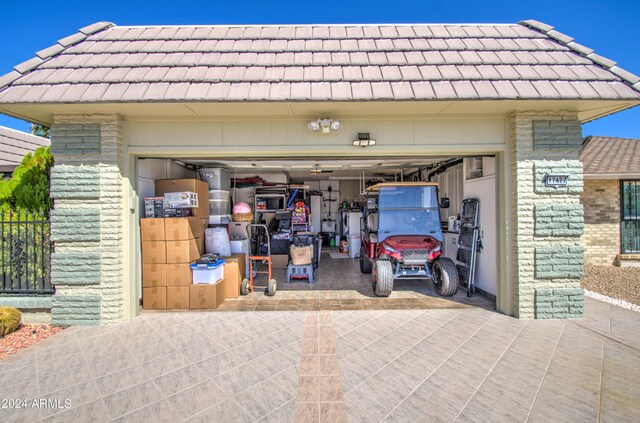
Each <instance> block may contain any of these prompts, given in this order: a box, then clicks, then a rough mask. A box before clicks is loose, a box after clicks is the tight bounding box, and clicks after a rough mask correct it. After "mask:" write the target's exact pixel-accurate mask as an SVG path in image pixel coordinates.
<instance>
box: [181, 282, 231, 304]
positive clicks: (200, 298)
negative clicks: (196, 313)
mask: <svg viewBox="0 0 640 423" xmlns="http://www.w3.org/2000/svg"><path fill="white" fill-rule="evenodd" d="M218 285H219V283H218V284H215V285H191V286H190V287H189V305H190V308H191V309H214V308H218V306H219V305H220V303H222V302H223V301H224V298H223V297H222V296H220V295H218Z"/></svg>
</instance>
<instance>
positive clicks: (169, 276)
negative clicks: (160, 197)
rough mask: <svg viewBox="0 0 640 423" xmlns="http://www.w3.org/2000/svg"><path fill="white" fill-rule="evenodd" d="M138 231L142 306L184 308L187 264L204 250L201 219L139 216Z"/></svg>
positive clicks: (189, 274)
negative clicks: (140, 250) (142, 217)
mask: <svg viewBox="0 0 640 423" xmlns="http://www.w3.org/2000/svg"><path fill="white" fill-rule="evenodd" d="M140 232H141V238H142V298H143V308H144V309H146V310H163V309H188V308H189V286H190V285H191V268H190V267H189V265H190V264H191V262H193V261H194V260H197V259H198V257H200V255H201V253H203V252H204V225H203V223H202V220H201V219H200V218H198V217H170V218H164V219H162V218H160V219H158V218H150V219H141V220H140ZM162 298H164V301H162Z"/></svg>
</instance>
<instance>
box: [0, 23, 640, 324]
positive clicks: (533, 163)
mask: <svg viewBox="0 0 640 423" xmlns="http://www.w3.org/2000/svg"><path fill="white" fill-rule="evenodd" d="M637 84H638V78H637V77H636V76H635V75H632V74H630V73H629V72H627V71H625V70H623V69H621V68H620V67H618V66H617V65H616V64H615V62H613V61H611V60H608V59H606V58H604V57H602V56H600V55H598V54H596V53H595V52H593V51H592V50H591V49H589V48H587V47H585V46H582V45H580V44H578V43H575V42H573V40H572V38H571V37H568V36H566V35H564V34H561V33H560V32H558V31H556V30H555V29H553V28H552V27H551V26H549V25H545V24H543V23H540V22H537V21H533V20H528V21H523V22H520V23H517V24H499V25H494V24H452V25H448V24H444V25H434V24H416V25H409V24H406V25H375V24H366V25H290V26H289V25H230V26H160V27H155V26H141V27H130V26H117V25H114V24H111V23H107V22H99V23H96V24H93V25H89V26H87V27H85V28H82V29H80V30H79V32H78V33H76V34H73V35H71V36H69V37H66V38H64V39H61V40H59V41H58V42H57V44H55V45H54V46H52V47H51V48H47V49H44V50H42V51H40V52H38V53H37V55H36V57H34V58H33V59H31V60H28V61H26V62H24V63H22V64H20V65H18V66H16V67H15V70H14V71H12V72H11V73H9V74H7V75H5V76H4V77H2V78H0V107H1V108H2V112H3V113H4V114H7V115H10V116H15V117H18V118H22V119H27V120H29V121H31V122H37V123H42V124H44V125H47V126H49V125H50V126H51V137H52V147H51V149H52V154H53V155H54V156H55V166H54V167H53V170H52V186H51V191H52V198H53V200H54V202H55V204H54V208H53V212H52V216H51V231H52V239H53V240H54V241H55V243H56V245H55V252H54V253H53V255H52V284H54V285H55V286H56V292H55V295H54V296H53V298H52V302H51V310H52V320H53V322H54V323H56V324H69V325H74V324H110V323H116V322H121V321H123V320H130V319H132V318H134V317H135V316H136V315H138V314H139V313H140V312H141V307H140V299H142V298H143V292H142V291H143V290H144V287H143V286H142V285H143V284H142V278H143V265H144V263H143V261H144V260H143V254H142V253H143V250H142V244H143V242H145V241H143V240H142V239H141V231H140V229H141V227H140V222H141V218H144V217H143V216H144V208H143V207H144V199H145V198H146V197H154V196H156V189H155V188H156V184H157V182H156V181H158V180H170V179H176V178H179V179H191V180H197V179H198V178H199V175H198V172H197V171H198V170H200V169H204V168H205V166H207V167H224V168H226V169H228V170H229V172H230V176H229V178H230V182H231V177H232V176H231V175H232V174H233V175H235V176H234V180H235V179H236V178H235V177H236V176H238V175H242V176H244V177H247V178H254V177H259V178H262V179H263V180H264V181H267V182H270V181H271V180H273V181H274V183H278V184H284V185H288V186H289V187H288V188H286V187H285V189H288V190H289V191H290V192H288V193H285V194H284V195H285V196H286V195H289V199H290V196H291V195H292V194H293V192H292V191H291V188H292V187H295V186H298V187H299V188H300V187H302V189H301V190H300V189H299V191H298V194H297V195H299V196H300V197H299V198H300V199H301V200H302V203H303V207H304V206H307V207H309V208H311V207H312V204H311V203H310V204H309V205H306V204H305V203H304V201H305V200H306V199H308V200H309V202H311V199H312V198H313V197H320V198H321V200H320V201H321V203H324V202H325V199H326V200H334V199H335V200H336V201H326V202H327V203H329V204H331V206H328V207H327V208H328V210H331V207H333V211H332V212H328V215H327V217H323V215H322V214H323V213H324V211H322V212H320V222H319V223H320V231H319V233H320V235H319V236H322V234H323V233H324V234H325V235H324V239H325V242H328V243H329V245H322V247H325V248H323V249H322V252H321V256H320V264H319V267H318V269H317V270H316V271H317V275H318V282H315V281H314V285H315V286H317V287H321V286H322V285H326V284H328V285H329V286H328V287H327V288H330V289H314V290H313V294H315V295H317V297H318V298H320V296H321V295H322V294H323V292H324V293H327V292H328V291H335V292H337V293H338V295H339V294H340V293H343V294H345V293H346V292H348V291H355V292H356V293H357V292H358V291H357V287H352V288H354V289H340V288H338V285H341V286H342V288H344V284H339V283H338V282H344V280H348V281H351V280H356V279H358V280H359V279H362V283H363V284H362V290H363V291H365V290H369V294H368V295H371V294H370V292H371V291H370V290H371V288H372V286H370V285H369V282H367V278H370V277H371V276H370V275H368V274H366V275H364V276H363V275H362V274H361V273H360V271H359V269H358V266H359V264H358V260H356V258H355V257H354V258H349V259H346V258H336V259H334V260H335V262H334V261H332V258H331V255H332V254H331V253H336V254H340V253H339V246H338V247H337V249H338V251H331V249H332V247H331V239H333V243H334V245H333V249H336V240H337V236H338V234H337V233H336V230H337V229H338V228H339V225H338V222H339V221H340V219H339V218H338V215H339V212H340V208H339V207H338V210H336V209H335V207H336V206H338V204H340V205H341V204H342V202H343V201H344V200H346V202H347V207H348V208H350V207H351V206H352V203H353V202H356V204H355V205H356V206H361V205H362V204H361V203H359V202H358V201H356V200H359V195H360V193H361V192H360V191H361V190H359V189H358V184H357V181H358V180H359V178H361V177H362V175H363V171H364V177H365V178H369V177H373V176H376V174H377V173H381V174H383V176H384V178H385V180H387V181H388V182H397V181H398V180H400V181H401V182H402V181H404V182H407V179H408V180H409V182H422V183H425V184H428V183H438V184H439V187H440V197H441V198H438V201H440V200H442V197H444V194H446V196H447V198H449V199H450V206H452V207H450V208H449V209H446V210H447V211H446V213H443V214H441V215H440V219H439V222H440V225H439V226H440V231H442V230H443V229H444V228H446V230H445V231H444V232H442V238H443V241H444V249H443V251H442V252H441V254H449V252H450V251H451V249H450V248H449V247H450V246H452V245H454V244H455V245H458V244H457V242H458V241H460V238H461V237H460V236H456V234H455V233H453V231H452V233H450V232H449V227H450V225H449V223H450V220H449V219H450V218H454V219H452V222H451V224H452V226H453V227H455V221H456V219H455V217H457V213H461V214H462V210H456V208H460V204H462V201H463V200H465V199H467V198H468V199H472V198H477V199H479V206H480V208H479V210H480V211H479V214H478V219H479V224H478V237H479V239H480V241H481V245H482V248H481V249H480V250H479V253H478V254H477V262H478V266H477V269H476V281H477V283H476V294H475V295H474V296H472V297H471V299H472V300H476V299H487V298H488V299H487V301H489V303H490V307H495V309H496V310H497V311H498V312H501V313H504V314H507V315H510V316H516V317H518V318H524V319H530V318H578V317H581V316H582V315H583V314H584V291H583V290H582V288H581V287H580V278H581V276H582V274H583V272H584V252H585V244H584V241H583V233H584V210H583V208H582V205H581V204H580V194H581V193H582V192H583V187H584V183H583V166H582V163H581V162H580V158H579V152H580V149H581V147H582V125H583V124H584V123H586V122H589V121H592V120H594V119H598V118H600V117H603V116H606V115H609V114H612V113H616V112H618V111H621V110H625V109H628V108H631V107H634V106H636V105H637V104H639V103H640V93H639V92H638V85H637ZM373 141H375V144H374V143H373ZM337 161H342V162H343V163H341V166H342V167H340V168H338V167H337V166H338V165H337V163H336V162H337ZM460 161H461V163H460ZM154 163H155V164H154ZM414 163H419V164H414ZM254 165H255V166H254ZM242 166H247V167H246V168H242ZM248 166H251V167H248ZM269 166H271V167H269ZM294 166H311V168H310V169H309V168H294ZM323 166H325V167H323ZM435 166H437V168H436V167H435ZM416 169H422V170H421V172H422V175H419V176H418V179H417V181H414V180H413V179H414V177H415V176H416V175H417V174H415V172H416ZM311 170H317V171H319V172H320V173H317V174H316V173H309V171H311ZM323 171H327V172H324V173H323ZM331 171H332V172H333V173H328V172H331ZM285 172H286V173H285ZM430 172H431V173H430ZM426 173H430V174H426ZM287 174H288V176H287ZM276 175H277V177H276ZM480 175H482V176H480ZM332 177H334V178H355V179H353V180H349V179H344V180H331V179H330V178H332ZM278 178H284V179H278ZM491 180H493V182H490V181H491ZM316 182H317V184H318V185H317V188H316V185H315V184H316ZM307 183H311V184H310V185H308V184H307ZM336 183H337V185H336ZM364 183H365V185H366V183H367V181H365V182H364ZM306 186H308V187H309V188H308V189H306V188H304V187H306ZM329 186H331V187H332V193H331V194H328V192H326V191H328V189H325V188H328V187H329ZM294 189H295V188H294ZM334 189H335V190H336V192H335V193H334ZM178 191H184V189H181V190H178ZM218 191H224V190H218ZM165 192H169V191H165ZM337 192H339V196H338V194H337ZM312 194H315V195H312ZM221 195H222V194H221ZM224 195H226V194H224ZM228 195H229V200H228V206H229V207H232V202H231V198H232V197H231V196H232V195H234V196H237V195H238V193H237V192H236V193H233V194H232V187H231V184H230V185H229V194H228ZM270 195H283V194H282V193H276V194H270ZM208 196H209V193H208V191H207V193H206V194H205V193H203V195H202V196H200V198H199V200H200V199H201V198H203V197H208ZM254 196H255V197H254V200H253V201H254V204H253V205H252V204H251V198H250V197H249V198H248V200H249V201H248V202H247V204H248V206H249V208H251V206H253V209H251V212H252V214H254V215H255V214H261V215H262V214H266V213H262V212H261V213H256V209H257V207H256V200H255V199H256V198H258V197H257V195H256V194H255V193H254ZM305 196H306V197H308V198H305ZM263 197H264V195H263ZM334 197H335V198H334ZM269 198H271V200H268V201H261V202H260V207H261V209H260V210H278V209H279V206H280V204H276V205H273V207H274V209H270V208H267V207H271V206H272V205H271V204H268V203H269V201H280V200H274V198H276V197H269ZM213 199H214V200H218V202H219V203H221V204H220V206H221V207H222V203H223V202H224V201H223V200H224V198H217V199H216V198H213ZM294 199H296V200H297V199H298V197H294ZM207 200H208V199H207ZM263 200H265V198H263ZM233 201H235V198H234V199H233ZM282 201H284V200H282ZM287 201H288V200H287ZM316 201H317V200H316ZM363 204H365V205H366V203H363ZM487 204H488V205H487ZM276 206H277V207H276ZM263 207H264V209H262V208H263ZM207 209H208V208H207V207H205V208H204V210H203V212H204V213H205V214H208V210H207ZM260 210H258V211H260ZM367 210H368V209H367V208H366V207H364V210H362V211H364V212H365V213H366V212H367ZM491 212H493V213H491ZM332 213H333V215H332ZM317 216H318V214H317V213H316V214H315V216H314V219H317ZM252 218H253V217H252ZM200 219H206V216H203V217H200ZM292 219H293V214H292ZM323 219H327V220H326V221H325V222H324V223H325V228H324V229H325V230H323V228H322V224H323ZM265 223H266V221H265ZM316 223H317V222H316ZM208 225H209V223H208V222H207V226H208ZM333 225H335V227H332V226H333ZM202 226H203V229H210V228H204V223H203V224H202ZM433 226H434V227H437V226H438V225H433ZM190 228H191V227H190V226H189V228H183V229H185V230H187V232H188V231H189V230H191V229H190ZM211 229H214V228H211ZM315 229H317V227H316V228H315ZM327 229H329V230H327ZM199 230H200V229H197V231H199ZM331 230H333V232H332V231H331ZM331 233H333V237H331V236H327V235H326V234H331ZM164 234H165V235H166V228H165V231H164ZM165 235H163V236H165ZM340 236H341V239H340V244H342V242H343V241H347V243H348V242H349V240H347V239H346V238H345V239H343V238H342V234H340ZM200 238H201V237H200ZM492 238H493V239H492ZM192 239H194V240H195V239H198V237H194V238H192ZM327 240H328V241H327ZM175 241H178V242H179V241H183V240H175ZM187 241H189V239H187ZM279 241H283V240H279ZM165 242H166V240H165ZM199 242H201V241H199ZM465 242H466V241H465ZM194 243H196V241H194V242H193V243H192V242H188V243H187V244H188V245H187V246H186V247H184V248H188V249H189V251H188V252H189V254H191V253H193V255H198V256H199V255H200V254H199V253H200V250H202V248H199V247H198V245H195V246H193V248H192V246H191V245H192V244H194ZM283 243H284V242H283ZM471 244H473V242H471ZM347 245H348V244H347ZM476 245H480V244H477V243H476ZM347 248H348V247H347ZM163 251H165V254H166V252H168V251H169V250H168V249H167V248H166V246H165V248H164V250H163ZM172 251H173V249H172ZM447 251H449V252H447ZM459 251H460V248H458V251H456V261H459V260H458V256H459V254H458V252H459ZM385 254H386V253H385ZM327 256H328V257H329V258H327ZM347 256H348V254H347ZM466 256H467V258H468V259H469V260H470V257H471V256H473V254H466ZM336 257H339V256H336ZM389 257H392V256H391V255H389ZM189 258H191V257H189ZM194 259H195V257H194ZM165 260H166V257H165ZM332 263H336V264H335V265H333V266H330V265H331V264H332ZM339 263H342V264H339ZM346 263H350V266H349V268H348V269H347V270H348V271H345V270H344V267H345V264H346ZM485 263H489V264H488V265H487V266H485ZM165 264H167V263H165ZM325 265H326V266H325ZM351 265H353V267H351ZM225 266H226V264H225ZM236 266H237V268H238V270H237V271H238V273H240V272H241V270H242V268H244V267H245V266H242V265H241V264H240V263H236ZM229 267H231V266H229ZM332 267H333V268H332ZM87 270H90V273H87ZM165 270H166V269H165ZM183 270H184V269H183ZM324 270H327V273H329V274H332V275H341V276H342V277H341V278H340V279H341V280H338V278H337V277H336V276H333V277H332V278H331V280H325V279H324V278H325V277H326V275H325V274H324V273H323V272H324ZM401 270H402V269H401ZM414 270H415V269H414ZM407 271H408V270H407ZM277 272H284V270H283V269H279V270H277ZM385 272H386V271H385ZM394 272H395V268H394ZM491 275H493V277H492V276H491ZM165 276H166V271H165ZM245 276H246V275H245ZM276 278H277V279H279V281H278V282H280V281H281V280H284V279H285V278H286V275H283V274H282V273H280V274H277V275H276ZM177 280H179V281H182V280H184V279H180V278H178V279H177ZM369 280H370V279H369ZM240 282H242V278H241V280H240ZM291 284H292V285H291V286H292V287H294V288H296V289H289V290H287V289H285V288H286V287H285V288H283V287H282V286H280V289H279V290H278V293H277V294H276V295H275V296H274V297H273V298H278V294H282V296H283V301H288V299H287V298H284V297H289V296H292V297H295V296H296V295H299V296H303V294H302V293H306V292H311V290H309V289H304V288H303V287H306V288H308V287H309V286H310V285H311V284H309V283H308V282H302V280H296V282H292V283H291ZM280 285H282V283H281V282H280ZM285 285H286V283H285ZM371 285H372V284H371ZM394 285H398V286H404V287H405V288H406V289H404V290H402V289H394V290H393V292H392V294H391V295H390V297H384V298H383V297H376V298H372V299H369V297H368V300H370V301H385V298H386V299H388V300H390V301H394V300H396V299H395V298H394V296H396V294H404V293H415V292H417V290H418V288H420V287H424V286H427V287H428V286H429V285H428V283H427V284H425V283H424V282H423V281H420V282H419V284H418V283H416V285H415V286H410V284H409V282H402V283H398V284H394ZM178 286H181V285H178ZM297 288H302V289H297ZM394 288H395V287H394ZM428 289H430V290H432V288H428ZM430 293H431V294H433V291H430ZM461 293H463V290H460V291H459V294H458V295H460V296H461V297H462V299H465V298H467V297H466V296H465V295H461ZM254 294H255V293H254ZM182 295H184V293H183V294H182ZM304 295H308V294H304ZM331 295H333V292H332V293H331ZM345 295H347V294H345ZM492 296H494V297H495V303H493V302H492V300H493V297H492ZM249 297H251V296H244V298H243V299H245V300H246V298H249ZM430 298H434V299H436V300H439V301H447V302H451V300H447V299H443V298H442V297H439V296H437V295H436V296H430ZM448 298H451V297H448ZM243 299H233V298H225V299H224V301H223V302H222V303H220V306H222V304H232V303H233V302H235V303H241V302H242V300H243ZM347 300H349V299H348V298H347V299H345V304H348V301H347ZM218 301H219V299H218V297H217V296H216V300H215V302H216V303H217V302H218ZM300 301H302V300H298V305H297V307H299V302H300ZM318 301H319V300H318ZM363 301H364V300H363ZM260 302H262V300H259V301H258V303H260ZM334 304H335V301H334ZM147 305H148V301H147ZM285 305H286V303H283V306H285ZM251 306H252V305H247V306H246V308H250V307H251ZM327 306H329V304H327ZM389 306H390V307H396V306H397V307H408V304H407V301H405V300H404V299H403V300H402V301H401V302H400V303H399V304H390V305H389ZM222 307H230V306H222ZM237 307H238V308H239V309H241V308H242V307H245V306H242V305H238V306H237ZM291 307H293V305H292V306H291ZM340 307H342V299H341V298H340ZM253 309H255V305H253Z"/></svg>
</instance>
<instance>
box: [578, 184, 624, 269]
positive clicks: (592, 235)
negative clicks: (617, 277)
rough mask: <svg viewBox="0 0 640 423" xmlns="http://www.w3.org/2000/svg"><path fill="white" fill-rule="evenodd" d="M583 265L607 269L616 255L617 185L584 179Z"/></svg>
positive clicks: (618, 247) (617, 247) (617, 221)
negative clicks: (605, 267)
mask: <svg viewBox="0 0 640 423" xmlns="http://www.w3.org/2000/svg"><path fill="white" fill-rule="evenodd" d="M580 201H581V202H582V204H583V205H584V223H585V232H584V247H585V264H587V265H594V266H611V265H613V263H614V260H615V258H616V256H617V255H618V254H619V253H620V181H619V180H618V179H585V181H584V192H583V193H582V195H581V196H580Z"/></svg>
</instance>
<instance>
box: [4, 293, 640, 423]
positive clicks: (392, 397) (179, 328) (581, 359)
mask: <svg viewBox="0 0 640 423" xmlns="http://www.w3.org/2000/svg"><path fill="white" fill-rule="evenodd" d="M639 334H640V314H639V313H634V312H630V311H627V310H624V309H620V308H618V307H615V306H610V305H608V304H604V303H600V302H596V301H593V300H587V304H586V317H585V318H584V319H581V320H573V321H521V320H517V319H513V318H510V317H506V316H503V315H500V314H498V313H495V312H491V311H487V310H484V309H479V308H470V309H438V310H424V309H422V310H352V311H351V310H350V311H345V310H336V311H244V312H238V311H229V312H206V313H204V312H202V313H195V312H182V313H148V314H143V315H142V316H140V317H138V318H137V319H135V320H134V321H131V322H128V323H124V324H121V325H118V326H110V327H99V328H70V329H67V330H65V331H63V332H61V333H59V334H57V335H55V336H53V337H51V338H49V339H47V340H45V341H43V342H42V343H40V344H38V345H36V346H34V347H32V348H29V349H27V350H25V351H23V352H21V353H19V354H17V355H16V356H13V357H10V358H9V359H6V360H4V361H1V362H0V398H2V399H5V400H4V402H3V404H2V405H4V406H8V405H13V406H14V407H13V408H2V409H0V421H2V422H11V421H21V422H25V421H37V420H41V419H44V420H45V421H60V422H82V421H91V422H101V421H112V420H115V421H133V422H142V421H151V422H160V421H167V422H177V421H189V422H234V421H239V422H244V421H258V420H259V421H263V422H288V421H301V422H302V421H304V422H307V421H308V422H315V421H323V422H325V421H331V422H332V423H337V422H342V421H350V422H358V421H362V422H374V421H385V422H416V421H425V422H432V421H445V422H451V421H473V422H478V421H486V422H498V421H499V422H511V421H514V422H525V421H530V422H551V421H553V422H562V421H567V422H578V421H580V422H582V421H603V422H604V421H615V422H619V421H638V416H640V403H639V401H640V400H639V399H640V336H639ZM17 399H20V400H23V399H25V400H28V401H27V403H26V405H27V406H28V407H27V408H15V401H13V403H11V404H10V403H9V402H8V401H7V400H17ZM33 399H37V400H40V399H47V400H50V401H49V402H48V403H46V404H44V403H40V402H39V403H38V404H40V406H39V407H33V405H34V404H33V402H32V400H33ZM65 400H67V401H66V402H65ZM21 404H22V405H24V404H25V403H21ZM43 404H44V405H43Z"/></svg>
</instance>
